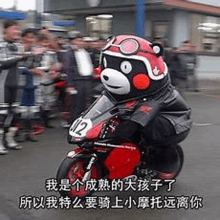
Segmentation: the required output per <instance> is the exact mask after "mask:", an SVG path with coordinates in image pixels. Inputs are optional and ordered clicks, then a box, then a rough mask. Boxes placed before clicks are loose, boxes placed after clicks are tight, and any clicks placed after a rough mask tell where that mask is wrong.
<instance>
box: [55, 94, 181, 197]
mask: <svg viewBox="0 0 220 220" xmlns="http://www.w3.org/2000/svg"><path fill="white" fill-rule="evenodd" d="M126 105H127V103H116V102H115V100H114V99H113V98H112V97H111V96H110V95H109V94H108V93H103V94H102V95H101V96H100V97H99V98H98V99H97V100H96V101H95V103H94V104H93V105H92V106H91V107H90V108H89V109H88V110H87V111H86V112H84V113H83V114H82V115H81V116H80V117H79V118H78V119H77V120H75V121H74V122H73V124H72V125H71V127H70V129H69V135H68V141H69V143H71V144H74V146H76V145H77V148H74V149H73V150H72V151H70V152H69V153H68V154H67V155H66V157H65V158H64V159H63V161H62V162H61V164H60V166H59V169H58V171H57V180H58V183H60V182H61V181H62V179H69V182H70V184H71V185H72V187H71V189H70V191H60V194H61V195H62V196H69V197H70V198H72V199H73V198H74V197H85V196H87V195H89V194H91V193H92V191H90V190H89V189H86V187H85V184H83V185H81V186H80V188H79V189H77V188H76V187H75V186H73V185H74V184H73V183H74V182H75V181H76V180H80V181H81V182H82V183H85V182H86V181H88V180H91V179H96V180H97V181H98V180H99V179H105V178H107V179H108V180H109V181H110V182H111V181H112V180H113V179H125V178H129V177H133V176H134V175H135V176H136V177H138V178H145V179H150V178H154V179H155V178H156V179H161V180H162V181H163V180H169V179H175V178H176V177H177V176H178V174H179V173H180V171H181V169H182V166H183V159H184V158H183V151H182V149H181V147H180V146H179V145H178V144H173V148H174V149H175V154H176V156H175V158H176V162H175V166H174V167H173V168H172V171H169V172H161V171H158V170H157V169H154V166H153V165H152V163H151V162H150V158H151V154H152V152H153V151H154V147H153V146H152V145H150V144H148V143H146V141H145V140H144V139H143V138H141V137H140V139H137V140H136V141H135V142H134V141H131V140H126V139H125V140H122V139H120V140H115V139H112V138H111V133H113V132H114V131H115V129H116V127H117V126H119V125H120V124H121V123H122V121H123V115H125V114H128V113H129V111H131V110H130V109H128V108H127V106H126Z"/></svg>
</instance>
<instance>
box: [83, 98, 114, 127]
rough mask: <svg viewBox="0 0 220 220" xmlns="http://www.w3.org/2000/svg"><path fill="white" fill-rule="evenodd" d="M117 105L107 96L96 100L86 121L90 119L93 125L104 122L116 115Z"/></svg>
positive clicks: (87, 113)
mask: <svg viewBox="0 0 220 220" xmlns="http://www.w3.org/2000/svg"><path fill="white" fill-rule="evenodd" d="M114 106H115V104H114V103H113V102H112V101H111V100H110V99H109V98H108V97H107V96H106V95H102V96H101V97H100V98H98V99H97V100H96V102H95V103H94V104H93V105H92V106H91V108H90V109H89V110H88V111H87V112H86V114H85V115H84V117H83V118H84V119H90V120H91V121H92V124H93V125H96V124H98V123H100V122H103V121H105V120H107V119H109V118H111V117H112V116H113V115H114V113H115V112H114V111H113V112H112V111H111V110H112V109H113V108H114Z"/></svg>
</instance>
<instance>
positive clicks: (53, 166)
mask: <svg viewBox="0 0 220 220" xmlns="http://www.w3.org/2000/svg"><path fill="white" fill-rule="evenodd" d="M219 98H220V97H219V96H218V94H217V96H215V95H212V94H208V95H206V94H204V93H196V94H193V93H192V94H187V95H186V99H187V101H188V103H189V105H190V106H191V107H192V109H193V119H194V126H193V128H192V131H191V133H190V135H189V137H188V138H187V140H185V141H184V142H183V143H182V147H183V149H184V153H185V164H184V167H183V170H182V172H181V174H180V176H179V177H178V179H177V180H178V182H177V183H175V184H173V187H172V191H171V192H167V191H166V188H165V187H162V188H161V189H160V190H159V191H157V192H154V191H153V190H151V191H150V192H121V193H115V192H112V193H108V194H107V195H108V196H109V197H110V198H111V199H112V200H111V201H114V200H115V198H116V196H119V198H120V199H123V201H124V200H126V199H127V198H129V196H132V197H131V198H132V199H133V198H138V197H141V196H150V197H151V198H152V197H153V196H160V195H161V196H167V197H169V198H170V197H171V196H174V197H175V198H177V197H180V196H184V198H186V196H189V197H190V198H192V197H191V196H193V195H197V196H198V197H197V198H201V197H202V198H203V201H202V203H203V207H202V208H201V207H200V208H199V209H198V210H195V209H190V208H188V209H184V208H180V209H179V210H177V209H164V208H163V209H149V208H146V209H137V208H136V207H135V205H134V204H132V206H133V208H131V209H128V208H126V207H125V208H123V209H111V210H110V209H109V210H106V209H98V210H94V209H91V210H89V209H69V210H62V209H58V210H55V209H50V210H48V209H38V210H36V209H30V210H28V209H19V208H18V206H19V197H21V196H24V195H25V196H30V195H31V196H36V197H40V196H53V195H54V196H57V197H59V195H58V193H57V192H47V191H46V189H45V180H46V179H48V178H53V177H55V174H56V170H57V168H58V165H59V163H60V162H61V160H62V158H63V156H64V155H65V153H66V152H68V151H69V150H70V149H71V146H68V145H67V144H66V143H65V139H66V131H65V130H63V129H62V128H61V127H59V126H58V128H57V129H50V130H46V132H45V133H44V134H43V135H41V136H39V142H38V143H31V142H25V143H24V144H23V150H22V151H16V152H15V151H11V152H10V154H9V155H7V156H1V157H0V167H1V169H0V177H1V178H0V220H49V219H53V220H61V219H64V220H70V219H74V220H78V219H79V220H91V219H105V220H112V219H114V220H116V219H120V220H124V219H126V220H128V219H129V220H131V219H137V220H144V219H151V220H159V219H163V220H168V219H177V220H189V219H193V220H194V219H195V220H208V219H209V220H217V219H219V214H220V211H219V204H220V184H219V182H220V169H219V159H220V146H219V145H220V116H219V115H220V99H219ZM96 195H98V196H101V197H103V196H105V195H106V194H105V193H98V194H96ZM194 198H195V197H194Z"/></svg>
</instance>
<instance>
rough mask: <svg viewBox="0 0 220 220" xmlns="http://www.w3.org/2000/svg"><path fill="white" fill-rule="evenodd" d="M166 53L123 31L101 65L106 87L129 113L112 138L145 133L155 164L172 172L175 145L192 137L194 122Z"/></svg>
mask: <svg viewBox="0 0 220 220" xmlns="http://www.w3.org/2000/svg"><path fill="white" fill-rule="evenodd" d="M162 54H163V47H162V46H161V45H160V44H158V43H153V44H151V43H149V42H148V41H146V40H144V39H142V38H139V37H136V36H132V35H119V36H116V37H113V38H112V39H110V41H109V42H108V44H107V45H106V46H105V47H104V48H103V51H102V57H101V63H100V66H101V68H102V73H101V81H102V83H103V85H104V87H105V90H106V92H107V93H108V94H110V95H111V96H112V97H113V98H114V99H115V100H116V102H118V103H124V105H125V108H126V109H127V112H130V113H129V114H124V117H123V115H122V119H123V122H122V123H121V124H120V125H119V126H118V127H116V130H115V132H114V133H113V135H112V136H111V137H114V138H116V139H125V140H126V139H131V140H133V141H136V142H139V140H140V139H139V138H140V136H141V137H143V138H144V139H145V141H146V143H148V144H151V145H153V146H154V153H153V154H152V155H153V159H151V160H150V161H151V162H150V163H152V166H154V169H157V170H158V171H161V172H167V171H169V170H170V169H172V166H173V164H174V163H175V161H176V158H175V157H176V154H175V152H174V148H173V147H172V146H173V145H174V144H177V143H179V142H181V141H183V140H184V139H185V138H186V137H187V135H188V133H189V131H190V128H191V124H192V121H191V118H190V114H191V110H190V108H189V107H188V106H187V104H186V102H185V101H184V99H183V98H182V97H181V96H180V94H179V93H178V92H177V91H176V90H175V89H174V87H173V86H172V85H171V83H170V78H169V74H168V69H167V66H166V64H165V63H164V61H163V59H162V57H161V55H162ZM140 134H141V135H140ZM158 161H159V162H160V163H158ZM168 163H169V165H168ZM165 164H166V166H164V165H165ZM155 165H157V167H155Z"/></svg>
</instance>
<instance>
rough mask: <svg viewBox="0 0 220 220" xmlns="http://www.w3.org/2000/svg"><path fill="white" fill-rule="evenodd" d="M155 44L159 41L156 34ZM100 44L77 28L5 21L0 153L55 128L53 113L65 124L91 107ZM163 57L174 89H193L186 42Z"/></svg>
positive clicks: (193, 60) (0, 56)
mask: <svg viewBox="0 0 220 220" xmlns="http://www.w3.org/2000/svg"><path fill="white" fill-rule="evenodd" d="M154 42H159V43H161V44H164V42H163V40H162V39H160V38H155V39H154ZM105 44H106V40H100V39H96V40H94V39H91V38H89V37H85V36H83V35H81V34H80V33H79V32H77V31H72V32H69V33H68V36H67V37H63V36H55V35H53V33H51V32H50V31H49V30H48V29H46V28H42V29H39V30H37V29H32V28H28V29H25V30H22V31H21V30H20V28H19V25H18V24H17V23H16V22H15V21H6V22H5V24H4V39H3V41H2V42H1V43H0V154H2V155H3V154H7V153H8V152H9V151H8V149H14V150H21V149H22V146H21V145H20V144H19V143H18V142H23V141H26V140H29V141H33V142H36V141H38V140H37V138H36V136H37V134H40V133H42V132H43V131H44V129H45V128H54V126H53V125H52V124H51V117H52V116H53V114H55V113H56V111H57V112H58V113H61V116H62V119H61V122H62V126H63V127H67V128H68V127H69V126H70V124H71V123H72V122H73V121H74V120H75V119H76V118H77V117H78V116H79V114H80V113H81V112H83V111H84V110H85V109H86V108H88V107H89V105H91V103H92V102H93V101H94V99H93V98H94V97H95V96H96V95H98V94H99V93H100V92H101V90H102V87H101V84H100V82H99V77H97V75H95V71H94V69H95V68H97V67H98V65H99V57H100V51H101V48H103V47H104V45H105ZM164 46H165V45H164ZM164 60H165V62H166V63H167V65H168V68H169V72H170V76H171V81H172V84H173V85H174V86H176V87H177V89H179V90H180V91H183V90H185V89H188V90H193V91H198V85H197V79H196V67H197V65H198V62H197V57H196V53H195V50H194V47H193V46H192V44H191V43H190V41H185V42H184V43H183V45H182V46H181V47H180V48H172V49H169V50H167V49H165V53H164ZM95 91H96V92H95ZM96 93H97V94H96Z"/></svg>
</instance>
